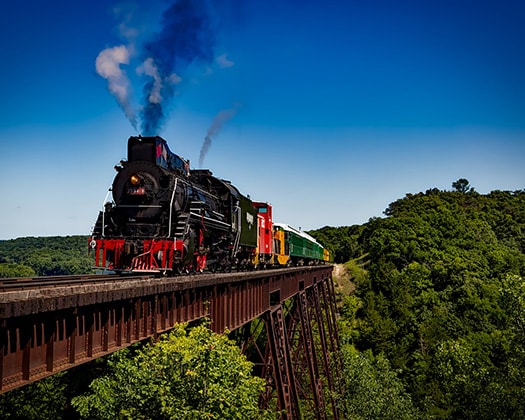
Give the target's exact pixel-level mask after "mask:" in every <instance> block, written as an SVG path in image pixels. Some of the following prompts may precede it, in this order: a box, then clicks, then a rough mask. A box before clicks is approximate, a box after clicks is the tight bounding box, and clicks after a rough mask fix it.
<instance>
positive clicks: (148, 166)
mask: <svg viewBox="0 0 525 420" xmlns="http://www.w3.org/2000/svg"><path fill="white" fill-rule="evenodd" d="M115 169H116V171H117V174H116V176H115V178H114V180H113V184H112V186H111V187H110V189H109V191H108V194H107V196H106V199H105V200H104V204H103V208H102V210H101V211H100V212H99V214H98V217H97V219H96V222H95V224H94V226H93V229H92V232H91V236H90V238H89V246H88V248H89V250H90V251H92V252H94V253H95V269H98V270H108V271H113V272H117V273H131V272H138V273H143V272H148V273H160V274H163V275H167V274H177V273H190V272H192V273H193V272H203V271H210V272H215V271H231V270H233V269H235V270H248V269H260V268H270V267H287V266H300V265H313V264H324V263H327V262H330V259H331V256H330V253H329V251H328V250H327V249H326V248H324V247H323V246H322V245H321V244H320V243H319V242H317V241H316V240H315V239H314V238H313V237H312V236H310V235H308V234H307V233H306V232H303V231H301V230H299V229H295V228H293V227H292V226H290V225H287V224H283V223H274V222H273V220H272V210H273V209H272V206H271V204H269V203H268V202H262V201H252V200H251V199H250V197H249V195H243V194H241V192H240V191H239V190H238V189H237V188H236V187H235V186H234V185H233V184H232V183H231V182H230V181H227V180H224V179H220V178H217V177H215V176H213V173H212V172H211V171H210V170H208V169H191V170H190V162H189V161H188V160H186V159H184V158H182V157H180V156H178V155H177V154H175V153H173V152H172V151H171V150H170V148H169V146H168V143H167V142H166V140H165V139H163V138H162V137H160V136H148V137H143V136H131V137H130V138H129V139H128V144H127V160H121V161H120V163H119V164H118V165H116V166H115Z"/></svg>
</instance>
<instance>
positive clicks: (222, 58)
mask: <svg viewBox="0 0 525 420" xmlns="http://www.w3.org/2000/svg"><path fill="white" fill-rule="evenodd" d="M215 62H216V63H217V65H218V66H219V67H220V68H221V69H225V68H228V67H233V66H234V65H235V63H234V62H233V61H231V60H229V59H228V56H227V55H226V54H222V55H219V56H218V57H217V58H216V59H215Z"/></svg>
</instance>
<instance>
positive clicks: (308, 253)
mask: <svg viewBox="0 0 525 420" xmlns="http://www.w3.org/2000/svg"><path fill="white" fill-rule="evenodd" d="M273 226H274V230H276V231H279V230H280V231H282V232H284V240H285V254H286V255H289V256H290V258H291V260H292V263H293V264H295V265H303V264H311V263H318V262H323V261H325V258H324V248H323V246H322V245H321V244H319V242H317V241H316V240H315V239H314V238H313V237H311V236H310V235H308V234H307V233H305V232H303V231H300V230H297V229H295V228H293V227H292V226H290V225H287V224H284V223H274V225H273Z"/></svg>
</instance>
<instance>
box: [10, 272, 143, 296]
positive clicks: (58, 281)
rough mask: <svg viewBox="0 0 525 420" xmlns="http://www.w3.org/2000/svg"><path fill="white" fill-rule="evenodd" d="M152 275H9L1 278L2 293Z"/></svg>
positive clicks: (136, 278) (140, 277)
mask: <svg viewBox="0 0 525 420" xmlns="http://www.w3.org/2000/svg"><path fill="white" fill-rule="evenodd" d="M152 277H153V276H152V275H127V276H119V275H116V274H77V275H70V276H43V277H9V278H3V279H0V293H1V292H12V291H18V290H26V289H43V288H49V287H56V286H61V287H63V286H79V285H83V284H94V283H104V282H109V281H111V282H114V281H126V280H130V279H134V280H138V279H149V278H152Z"/></svg>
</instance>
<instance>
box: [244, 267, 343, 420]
mask: <svg viewBox="0 0 525 420" xmlns="http://www.w3.org/2000/svg"><path fill="white" fill-rule="evenodd" d="M331 286H332V279H331V276H327V277H322V278H320V279H318V280H317V281H316V282H314V284H312V285H309V286H308V287H305V288H304V289H303V290H299V292H298V293H295V294H294V295H293V296H291V297H290V298H289V299H288V300H287V301H282V302H280V303H279V304H277V305H275V306H274V307H273V308H272V309H271V310H270V311H268V312H266V313H265V315H264V316H263V317H262V320H263V321H264V322H265V325H266V338H264V337H263V339H258V337H256V336H255V333H254V335H252V336H251V337H246V334H245V338H244V340H245V341H244V342H245V346H244V347H243V349H244V352H245V354H247V351H246V348H248V347H250V348H252V351H251V352H250V356H251V357H252V359H251V360H252V361H253V362H255V363H256V366H261V365H262V371H261V372H262V373H261V376H262V377H263V378H265V379H266V383H267V386H266V391H265V393H264V394H263V395H262V397H261V400H260V405H261V407H262V408H267V407H272V406H275V407H277V410H278V411H280V412H281V419H282V420H288V419H300V418H302V417H308V418H312V417H313V416H315V418H316V419H319V420H322V419H326V418H333V419H339V418H341V415H340V412H339V407H338V406H337V401H336V399H335V397H334V395H335V394H337V393H339V394H340V393H341V392H342V390H341V388H340V386H339V385H340V384H341V379H340V376H341V375H342V374H343V370H342V369H339V370H334V368H335V364H334V363H331V360H332V358H333V359H337V358H338V356H339V350H340V343H339V339H338V336H337V335H335V337H334V338H333V339H332V338H330V339H328V338H327V335H328V334H331V333H334V332H335V331H336V330H337V326H336V324H335V312H333V311H335V306H332V304H331V302H335V295H333V292H334V288H333V287H331ZM320 295H322V296H323V299H320ZM328 319H330V321H328ZM328 323H330V327H328ZM329 328H331V329H329ZM254 348H255V350H256V351H253V349H254ZM254 355H255V356H257V357H256V360H253V356H254ZM340 395H341V394H340ZM327 400H328V401H330V407H327V404H326V401H327ZM299 401H301V404H300V403H299ZM306 412H308V413H306Z"/></svg>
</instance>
